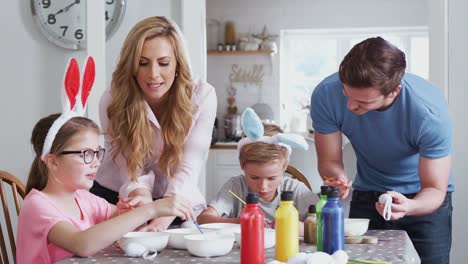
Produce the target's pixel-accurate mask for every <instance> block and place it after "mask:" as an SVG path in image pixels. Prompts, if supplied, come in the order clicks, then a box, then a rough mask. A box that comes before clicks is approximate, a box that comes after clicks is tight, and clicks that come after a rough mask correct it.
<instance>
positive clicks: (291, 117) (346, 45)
mask: <svg viewBox="0 0 468 264" xmlns="http://www.w3.org/2000/svg"><path fill="white" fill-rule="evenodd" d="M374 36H382V37H383V38H385V39H386V40H388V41H390V42H391V43H392V44H394V45H396V46H397V47H398V48H400V49H401V50H402V51H403V52H404V53H405V55H406V64H407V69H406V70H407V71H408V72H411V73H415V74H417V75H419V76H421V77H423V78H426V79H427V78H428V75H429V38H428V29H427V27H411V28H406V27H405V28H351V29H304V30H282V31H281V49H280V98H281V99H280V100H281V111H280V122H281V124H282V126H284V127H285V130H287V131H292V132H305V131H307V130H308V129H310V128H311V125H310V123H309V121H310V116H309V103H310V95H311V94H312V91H313V89H314V88H315V86H317V84H318V83H319V82H320V81H322V80H323V78H325V77H327V76H328V75H330V74H332V73H334V72H336V71H338V67H339V65H340V63H341V60H342V59H343V57H344V56H345V55H346V53H348V51H349V50H350V49H351V48H352V47H353V46H354V45H355V44H357V43H359V42H361V41H362V40H364V39H366V38H369V37H374Z"/></svg>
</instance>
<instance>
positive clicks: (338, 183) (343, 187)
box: [325, 175, 353, 200]
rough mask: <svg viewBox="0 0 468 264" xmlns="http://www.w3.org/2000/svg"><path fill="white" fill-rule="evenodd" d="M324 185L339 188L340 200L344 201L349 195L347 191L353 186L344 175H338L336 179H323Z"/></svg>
mask: <svg viewBox="0 0 468 264" xmlns="http://www.w3.org/2000/svg"><path fill="white" fill-rule="evenodd" d="M325 184H326V185H330V186H334V187H338V188H340V192H339V195H340V199H342V200H343V199H345V198H346V197H347V196H348V194H349V189H350V188H351V185H352V184H353V182H352V181H350V180H349V179H348V177H346V176H345V175H339V176H338V177H337V178H325Z"/></svg>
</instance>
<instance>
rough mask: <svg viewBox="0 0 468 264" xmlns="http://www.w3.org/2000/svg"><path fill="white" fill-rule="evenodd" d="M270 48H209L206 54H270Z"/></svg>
mask: <svg viewBox="0 0 468 264" xmlns="http://www.w3.org/2000/svg"><path fill="white" fill-rule="evenodd" d="M271 53H273V51H272V50H234V51H227V50H223V51H218V50H209V51H208V55H251V54H252V55H253V54H259V55H261V54H265V55H268V54H271Z"/></svg>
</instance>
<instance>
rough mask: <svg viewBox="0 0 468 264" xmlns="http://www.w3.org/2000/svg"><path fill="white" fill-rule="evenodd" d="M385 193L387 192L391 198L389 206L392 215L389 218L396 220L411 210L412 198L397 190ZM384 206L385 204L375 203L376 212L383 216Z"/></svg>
mask: <svg viewBox="0 0 468 264" xmlns="http://www.w3.org/2000/svg"><path fill="white" fill-rule="evenodd" d="M387 194H389V195H390V196H391V197H392V199H393V203H392V206H391V209H392V216H391V218H390V220H398V219H401V218H403V217H405V216H406V215H407V214H408V212H410V211H411V208H412V206H413V203H414V202H413V200H411V199H408V198H407V197H406V196H404V195H403V194H401V193H399V192H393V191H388V192H387ZM384 206H385V204H381V203H379V202H376V203H375V209H377V212H379V214H380V215H381V216H382V217H383V211H384Z"/></svg>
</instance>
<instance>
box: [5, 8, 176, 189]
mask: <svg viewBox="0 0 468 264" xmlns="http://www.w3.org/2000/svg"><path fill="white" fill-rule="evenodd" d="M0 12H1V15H0V24H2V25H11V26H4V27H3V29H2V36H3V37H2V41H1V42H0V58H1V59H2V63H1V65H0V72H1V80H2V87H3V88H2V91H1V96H0V120H1V123H2V125H1V128H2V129H1V131H0V146H1V149H0V169H1V170H6V171H9V172H11V173H13V174H14V175H16V176H17V177H19V178H20V179H21V180H22V181H23V182H26V180H27V173H28V170H29V166H30V164H31V161H32V159H33V151H32V148H31V146H30V143H29V139H30V136H31V131H32V128H33V126H34V124H35V123H36V122H37V121H38V120H39V118H41V117H43V116H46V115H49V114H52V113H54V112H59V111H60V110H61V108H60V99H59V98H60V97H59V95H60V93H59V92H60V89H61V85H62V77H63V76H62V75H63V72H64V69H65V64H66V62H67V60H68V58H69V57H72V56H75V57H77V58H78V60H79V61H81V60H82V59H83V58H84V57H85V56H86V52H85V51H69V50H65V49H62V48H59V47H56V46H55V45H53V44H51V43H49V42H48V40H47V39H46V38H45V37H44V36H43V35H42V34H41V33H40V32H39V29H38V28H37V26H36V25H35V24H34V21H33V19H32V15H31V12H30V5H29V1H6V2H5V3H3V8H2V9H1V11H0ZM155 15H165V16H169V17H172V18H173V19H175V20H176V22H178V23H180V19H181V18H180V1H173V0H172V1H171V0H157V1H155V0H139V1H127V10H126V13H125V17H124V20H123V22H122V24H121V26H120V28H119V29H118V31H117V32H116V33H115V35H114V36H113V37H112V39H110V40H109V41H108V42H107V44H106V50H107V51H106V55H107V63H106V69H107V72H106V83H107V86H108V84H109V83H110V78H111V75H112V71H113V68H114V66H115V64H116V62H117V57H118V56H119V52H120V48H121V45H122V43H123V40H124V38H125V36H126V34H127V33H128V31H129V30H130V28H131V27H132V26H133V25H134V24H135V23H136V22H137V21H139V20H141V19H142V18H145V17H148V16H155ZM91 96H93V97H99V96H100V94H99V93H94V94H92V95H91Z"/></svg>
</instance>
